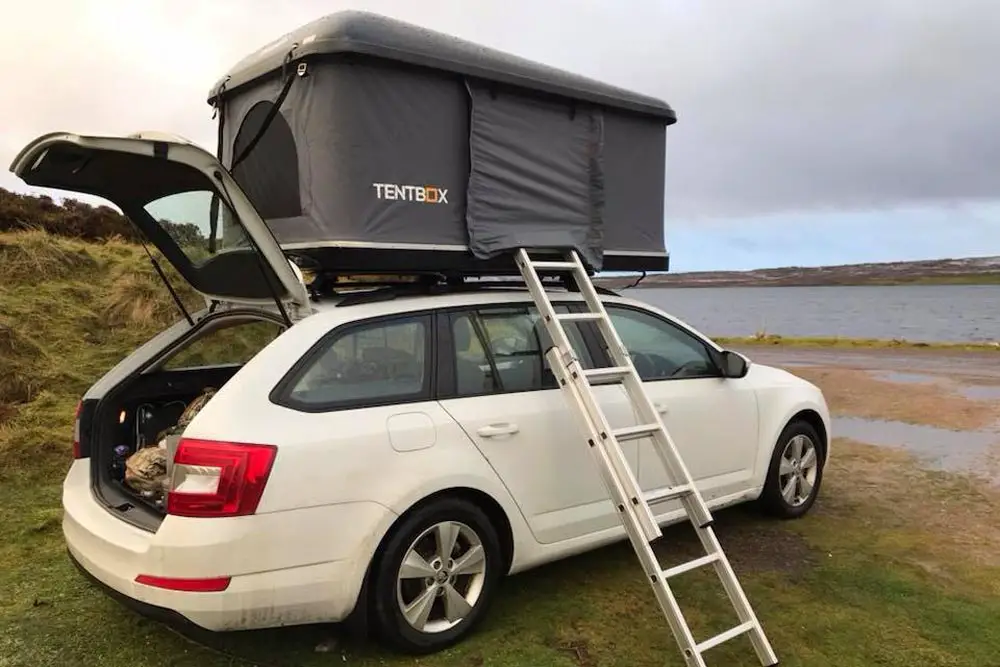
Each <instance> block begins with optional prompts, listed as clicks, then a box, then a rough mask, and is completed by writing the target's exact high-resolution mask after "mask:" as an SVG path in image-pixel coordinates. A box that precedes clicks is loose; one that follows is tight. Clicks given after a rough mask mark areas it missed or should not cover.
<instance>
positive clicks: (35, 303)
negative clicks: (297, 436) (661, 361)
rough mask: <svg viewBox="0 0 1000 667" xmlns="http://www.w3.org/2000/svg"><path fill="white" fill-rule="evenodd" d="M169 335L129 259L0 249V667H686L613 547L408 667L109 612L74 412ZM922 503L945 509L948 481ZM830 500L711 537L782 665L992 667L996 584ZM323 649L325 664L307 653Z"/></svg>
mask: <svg viewBox="0 0 1000 667" xmlns="http://www.w3.org/2000/svg"><path fill="white" fill-rule="evenodd" d="M175 284H176V285H177V286H178V287H180V282H179V281H178V282H177V283H175ZM185 299H187V301H188V303H189V305H191V306H192V307H196V306H197V305H198V300H197V299H195V298H194V297H193V295H191V294H190V293H185ZM177 317H178V314H177V312H176V310H175V309H174V307H173V304H172V303H171V302H170V301H169V298H168V297H167V296H166V294H165V293H164V290H163V289H162V287H160V286H159V284H158V282H157V278H156V277H155V275H154V274H153V273H152V271H151V269H150V268H149V265H148V260H146V259H145V256H144V254H143V253H142V250H141V249H139V248H136V247H135V246H131V245H128V244H124V243H120V242H115V241H111V242H108V243H103V244H88V243H81V242H76V241H70V240H66V239H58V238H54V237H48V236H46V235H44V234H40V233H38V232H30V233H24V234H0V408H2V409H0V535H2V536H3V539H2V540H0V591H3V594H2V595H0V667H15V666H18V667H20V666H22V665H23V666H25V667H29V666H30V667H45V666H48V665H53V666H58V667H62V666H64V665H73V666H80V667H88V666H95V667H96V666H98V665H99V666H101V667H119V666H120V667H143V666H145V665H150V666H152V665H172V666H174V667H187V666H191V667H194V666H195V665H198V666H206V667H223V666H225V667H230V666H234V667H235V666H239V665H244V664H246V665H250V664H260V665H283V666H295V665H303V666H310V665H315V666H319V665H332V664H347V665H355V666H360V667H375V666H376V665H379V666H383V665H390V666H391V665H410V666H412V665H424V666H426V667H468V666H475V665H489V666H492V667H507V666H510V667H513V666H515V665H516V666H518V667H521V666H527V665H530V666H531V667H555V666H564V667H571V666H577V667H580V666H595V665H627V666H630V667H644V666H647V665H648V666H652V665H656V666H658V667H662V666H664V665H667V666H670V665H675V666H680V665H681V664H682V662H681V660H680V656H679V653H678V651H677V648H676V645H675V644H674V640H673V638H672V636H671V635H670V633H669V631H668V630H667V628H666V625H665V623H664V622H663V620H662V619H661V618H660V616H659V614H658V611H657V608H656V606H655V603H654V599H653V596H652V593H651V591H650V590H649V588H648V586H647V585H646V583H645V580H644V578H643V577H642V575H641V573H640V570H639V567H638V565H637V563H636V561H635V557H634V555H633V554H632V553H631V551H630V550H629V549H628V547H627V546H626V545H623V544H619V545H615V546H612V547H609V548H606V549H602V550H599V551H597V552H595V553H591V554H587V555H584V556H580V557H577V558H573V559H569V560H567V561H565V562H562V563H557V564H554V565H550V566H547V567H543V568H540V569H538V570H535V571H532V572H528V573H525V574H523V575H519V576H516V577H513V578H511V579H509V580H507V581H506V582H505V583H504V585H503V586H502V590H501V593H500V596H499V599H498V600H497V604H496V606H495V607H494V608H493V610H492V612H491V614H490V615H489V617H488V619H487V621H486V623H485V624H484V625H483V627H482V628H481V630H480V631H479V632H478V633H477V634H476V635H475V636H473V637H472V638H470V639H469V640H468V641H466V642H464V643H463V644H461V645H460V646H458V647H456V648H454V649H452V650H449V651H446V652H444V653H441V654H438V655H434V656H427V657H424V658H419V659H416V658H408V657H401V656H397V655H394V654H391V653H388V652H385V651H383V650H381V649H379V648H378V647H377V646H372V645H370V644H358V643H357V642H353V641H349V640H348V639H346V638H342V637H341V636H340V634H339V631H338V630H337V629H336V628H330V627H317V626H309V627H303V628H289V629H282V630H273V631H260V632H247V633H239V634H235V635H221V636H213V637H211V638H210V642H211V645H212V648H205V647H203V646H200V645H197V644H194V643H191V642H190V641H188V640H186V639H184V638H181V637H179V636H178V635H176V634H174V633H172V632H170V631H168V630H166V629H165V628H163V627H162V626H160V625H158V624H156V623H154V622H151V621H148V620H145V619H143V618H141V617H139V616H137V615H135V614H133V613H132V612H129V611H126V610H124V609H122V608H120V607H119V606H118V605H117V604H116V603H114V602H112V601H111V600H110V599H108V598H107V597H105V596H104V595H103V594H102V593H100V592H99V591H98V590H96V589H95V588H94V587H92V586H91V585H90V584H89V583H87V582H86V581H85V580H84V579H83V578H82V577H81V576H80V575H79V574H78V573H77V572H76V570H75V569H74V568H73V567H72V566H71V565H70V563H69V561H68V560H67V558H66V555H65V551H64V545H63V541H62V535H61V531H60V523H59V522H60V507H59V498H60V483H61V480H62V476H63V475H64V473H65V470H66V468H67V467H68V465H69V462H70V441H71V428H72V412H73V407H74V405H75V403H76V401H77V398H78V396H79V395H80V394H81V393H82V392H83V391H84V390H85V389H86V388H87V386H89V385H90V383H92V382H93V381H94V380H95V379H96V378H97V377H99V376H100V375H101V374H102V373H103V372H104V371H105V370H106V369H108V368H109V367H111V366H112V365H113V364H115V363H116V362H117V361H119V360H120V359H121V358H122V357H124V356H125V355H126V354H127V353H128V352H129V351H131V350H132V349H134V348H135V347H136V346H137V345H139V344H140V343H141V342H143V341H144V340H146V339H148V338H149V337H150V336H151V335H153V334H154V333H155V332H156V331H157V330H158V329H159V328H161V327H162V326H163V325H164V324H165V323H166V322H170V321H173V320H175V319H177ZM782 342H783V343H784V342H787V339H782ZM197 354H201V353H197ZM196 356H197V355H196ZM844 456H847V454H844ZM922 483H924V484H926V485H927V486H926V487H924V488H927V489H944V488H946V486H945V485H946V484H948V478H947V477H945V476H935V477H927V478H926V479H925V480H924V482H922ZM826 484H827V486H826V491H825V494H824V496H823V498H822V502H821V503H820V504H819V505H818V506H817V508H816V509H815V510H814V513H813V514H811V515H810V516H809V517H808V518H807V519H805V520H802V521H797V522H791V523H781V522H775V521H771V520H765V519H763V518H761V517H759V516H758V515H757V514H756V513H754V512H752V511H750V510H749V509H740V508H737V509H734V510H730V511H727V512H723V513H721V515H720V517H719V518H720V521H719V525H720V528H719V535H720V539H721V540H722V541H723V544H724V545H725V546H726V547H728V549H729V553H730V556H731V558H732V559H733V562H734V566H735V567H736V568H737V570H738V572H739V574H740V575H741V578H742V580H743V581H744V584H745V586H746V589H747V592H748V594H749V596H750V598H751V600H752V601H753V603H754V605H755V608H756V609H757V610H758V613H759V614H760V616H761V619H762V621H763V622H764V624H765V627H766V629H767V632H768V635H769V637H770V638H771V640H772V642H773V643H774V645H775V648H776V650H777V651H778V653H779V656H780V657H781V661H782V663H781V664H782V665H784V666H814V665H817V666H826V665H837V666H838V667H854V666H859V667H860V666H862V665H864V666H866V667H867V666H870V665H880V666H897V665H898V666H900V667H904V666H905V667H910V666H911V665H920V666H921V667H936V666H940V667H945V666H947V667H959V666H965V665H968V666H969V667H989V666H991V665H997V664H1000V662H998V659H997V657H996V656H1000V598H998V594H1000V591H998V587H997V586H996V584H995V581H996V580H997V579H998V576H997V575H998V574H1000V573H998V572H997V571H996V570H991V569H985V568H982V567H973V564H971V563H970V562H967V561H965V560H963V559H962V558H961V557H960V556H955V557H954V558H953V559H952V560H949V561H947V562H945V563H943V564H940V565H939V569H941V570H942V571H943V574H940V575H934V576H932V575H930V574H928V572H927V570H926V569H924V568H921V567H920V566H918V565H916V564H914V563H916V562H917V561H919V560H921V559H923V558H924V556H922V555H921V554H922V553H923V550H925V549H926V548H927V545H932V544H936V543H937V542H939V541H940V536H939V535H932V534H930V533H929V532H928V529H926V528H924V527H923V526H922V525H921V522H920V517H919V516H910V517H905V518H903V519H901V518H899V517H895V518H887V516H888V515H886V514H885V510H886V508H887V507H888V506H889V505H888V504H889V503H890V501H889V500H884V499H881V500H880V499H879V498H878V497H875V496H872V495H870V494H868V493H859V492H858V491H857V490H856V489H854V488H853V487H851V485H850V476H849V475H846V474H845V473H843V472H842V471H840V472H838V470H834V469H831V471H830V472H829V473H828V477H827V480H826ZM942 493H943V492H942ZM931 495H933V494H931ZM928 497H930V495H929V496H928ZM880 503H882V504H880ZM931 504H932V505H934V506H935V507H937V505H936V501H935V502H934V503H931ZM668 535H669V536H671V538H672V539H671V542H672V544H671V546H670V547H669V548H667V549H666V552H665V553H664V556H665V557H669V556H673V557H675V558H676V557H677V556H678V554H679V553H680V552H685V553H688V554H690V548H691V542H690V539H687V538H688V537H689V536H686V535H685V534H684V533H682V531H679V530H670V531H669V532H668ZM918 557H919V558H918ZM707 575H708V573H700V572H699V573H692V574H690V575H686V576H685V577H683V578H681V579H680V581H679V587H678V596H679V598H680V600H681V602H682V604H684V605H685V607H686V609H688V610H690V619H691V621H692V624H693V625H694V627H695V629H696V632H697V634H698V636H699V637H704V636H706V635H707V634H708V633H709V632H711V631H713V630H715V631H718V630H721V629H724V627H726V626H728V625H729V624H731V623H732V622H733V619H731V618H730V617H729V616H728V614H729V611H728V610H727V608H726V605H725V604H724V601H723V600H721V599H720V597H719V595H718V594H717V593H718V588H717V586H715V584H714V582H713V580H712V579H711V578H710V577H709V576H707ZM202 639H203V640H204V638H202ZM331 640H335V645H334V644H331ZM321 644H322V645H324V646H326V647H328V648H332V650H330V651H329V652H317V651H316V650H315V649H316V647H317V646H318V645H321ZM219 651H222V653H220V652H219ZM714 653H715V655H712V656H711V662H710V664H712V665H726V666H727V667H740V666H742V665H753V664H756V663H755V661H754V660H753V655H752V652H751V651H750V648H749V645H748V643H746V642H744V641H741V642H739V643H734V644H731V645H729V646H724V647H721V648H719V649H717V650H716V651H715V652H714ZM234 656H236V657H234ZM241 658H243V659H241Z"/></svg>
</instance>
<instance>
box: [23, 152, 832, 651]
mask: <svg viewBox="0 0 1000 667" xmlns="http://www.w3.org/2000/svg"><path fill="white" fill-rule="evenodd" d="M12 170H13V171H14V172H15V173H17V174H18V175H19V176H20V177H21V178H23V179H24V180H25V181H26V182H27V183H29V184H33V185H39V186H45V187H55V188H62V189H68V190H75V191H78V192H84V193H90V194H94V195H100V196H103V197H105V198H107V199H109V200H111V201H113V202H115V203H116V204H117V205H118V206H120V207H121V208H122V210H123V211H124V212H125V213H126V214H127V215H128V216H129V217H130V218H131V220H132V221H133V222H134V223H135V224H136V225H137V226H138V227H139V228H140V229H141V230H142V231H143V232H144V234H145V236H146V237H147V238H148V239H149V241H150V242H151V243H152V244H154V245H155V246H156V247H157V248H158V249H159V250H160V251H161V252H162V253H163V255H164V256H165V257H166V258H167V259H168V260H169V261H170V262H171V263H172V264H173V266H174V267H175V268H176V269H177V271H178V272H179V273H180V275H181V276H183V277H184V278H185V279H186V280H188V281H189V282H190V284H191V286H192V287H193V288H194V289H196V290H198V291H199V292H201V293H202V294H203V295H204V296H205V299H206V302H207V304H208V305H207V307H206V308H205V309H204V310H202V311H201V312H198V313H192V314H190V315H189V316H188V317H185V318H182V319H180V320H179V321H178V322H177V323H176V324H175V325H173V326H172V327H170V328H169V329H167V330H165V331H163V332H162V333H160V334H159V335H157V336H156V337H154V338H153V339H152V340H150V341H149V342H147V343H146V344H145V345H143V346H142V347H140V348H139V349H137V350H135V351H134V352H133V353H132V354H131V355H129V356H128V357H127V358H125V359H124V360H122V361H121V362H120V363H119V364H118V365H117V366H115V367H114V368H113V369H112V370H111V371H109V372H108V373H107V375H105V376H104V377H103V378H101V379H100V380H99V381H98V382H97V383H96V384H94V385H93V387H91V388H90V390H89V391H87V393H86V395H85V396H84V397H83V399H82V401H81V404H80V408H79V411H78V417H77V422H76V438H75V442H74V455H75V460H74V462H73V465H72V467H71V468H70V470H69V473H68V475H67V476H66V480H65V483H64V491H63V505H64V510H65V512H64V519H63V530H64V533H65V539H66V543H67V545H68V547H69V553H70V555H71V557H72V559H73V560H74V561H75V563H76V564H77V565H78V566H79V567H80V568H81V569H82V571H83V572H84V573H86V574H87V575H89V576H90V577H91V578H92V579H93V580H95V581H96V582H98V583H99V584H101V585H102V587H104V588H105V589H107V590H108V591H109V592H110V593H111V594H112V595H114V596H115V597H117V598H118V599H120V600H122V601H124V602H127V603H130V604H132V605H133V606H135V607H138V608H139V609H141V610H143V611H145V612H146V613H150V614H155V613H158V614H160V615H165V616H168V617H172V618H174V619H175V620H182V619H183V620H186V621H188V622H192V623H194V624H196V625H198V626H201V627H202V628H207V629H209V630H232V629H250V628H264V627H273V626H280V625H290V624H301V623H313V622H339V621H344V620H348V619H357V618H362V617H363V619H364V620H365V621H366V622H370V624H371V625H372V626H373V627H374V629H375V630H377V633H378V635H379V636H380V637H381V638H382V639H383V640H384V641H385V642H387V643H389V644H391V645H393V646H395V647H397V648H399V649H402V650H405V651H409V652H427V651H434V650H438V649H441V648H443V647H445V646H448V645H450V644H452V643H454V642H456V641H458V640H459V639H460V638H462V637H464V636H466V635H467V634H468V633H469V632H470V631H471V630H472V629H473V628H474V627H475V626H476V624H477V622H478V621H480V620H481V619H482V618H483V615H484V614H485V613H486V611H487V608H488V606H489V604H490V602H491V600H492V598H493V597H494V595H495V593H496V590H497V587H498V586H499V585H501V581H502V580H503V575H506V574H512V573H516V572H520V571H523V570H526V569H528V568H531V567H535V566H537V565H540V564H542V563H546V562H550V561H554V560H557V559H561V558H565V557H567V556H572V555H574V554H578V553H581V552H584V551H588V550H591V549H595V548H597V547H600V546H602V545H605V544H608V543H610V542H614V541H617V540H621V539H623V538H624V530H623V528H622V526H621V524H620V523H619V519H618V516H617V514H616V512H615V511H614V507H613V505H612V503H611V502H610V500H609V499H608V494H607V491H606V490H605V487H604V486H603V483H602V481H601V478H600V476H599V474H598V471H597V468H596V466H595V465H594V462H593V460H592V459H591V455H590V453H589V451H588V448H587V447H586V445H585V441H584V436H583V433H582V431H581V429H580V428H579V427H578V425H577V423H576V422H575V421H574V418H573V414H574V413H573V412H572V411H571V408H570V406H569V404H568V403H567V401H566V399H565V397H564V396H563V394H562V393H561V392H560V390H559V389H558V388H557V385H556V382H555V380H554V378H553V376H552V374H551V372H550V371H549V369H548V368H547V364H546V362H545V358H544V352H545V350H546V349H547V343H546V337H545V330H544V327H542V326H541V324H540V323H539V322H538V321H537V315H536V312H535V310H534V307H533V304H532V302H531V300H530V297H529V295H528V293H527V291H526V290H524V289H518V288H516V287H509V286H506V287H490V286H488V284H480V285H478V286H469V285H465V286H450V287H449V286H445V285H439V286H437V287H436V288H424V289H421V288H418V287H413V288H410V289H405V288H379V289H371V290H369V291H361V292H357V293H353V294H346V295H341V296H336V297H324V298H321V299H316V298H311V297H310V295H309V293H308V292H307V289H306V286H305V284H304V282H303V279H302V273H301V272H299V271H298V270H297V269H296V268H295V267H294V265H293V264H292V263H291V262H289V261H288V260H287V259H286V258H285V256H284V255H283V253H282V251H281V249H280V248H279V246H278V245H277V243H276V241H275V240H274V238H273V236H272V235H271V234H270V232H269V231H268V229H267V227H266V225H265V224H264V222H263V221H262V220H261V218H260V217H259V216H258V215H257V213H256V212H255V211H254V209H253V207H252V205H251V204H250V202H249V200H248V199H247V197H246V196H245V195H244V193H243V191H242V190H241V189H240V187H239V186H238V185H237V184H236V182H235V181H234V180H233V179H232V178H231V177H230V175H229V174H228V173H227V172H226V170H225V169H223V168H222V166H221V165H220V164H219V163H218V162H217V161H216V160H215V158H213V157H212V156H211V155H210V154H209V153H207V152H206V151H204V150H202V149H200V148H198V147H196V146H194V145H193V144H190V143H189V142H186V141H184V140H182V139H179V138H175V137H168V136H164V135H135V136H133V137H129V138H95V137H80V136H77V135H71V134H52V135H45V136H43V137H40V138H39V139H37V140H36V141H35V142H33V143H32V144H30V145H29V146H27V147H26V148H25V149H24V150H23V151H22V152H21V154H20V155H19V156H18V158H17V159H16V160H15V162H14V165H13V167H12ZM213 197H216V198H217V199H218V201H221V209H222V212H223V215H222V219H223V223H224V224H223V229H222V230H221V231H220V232H216V233H217V234H220V235H221V236H222V237H223V238H222V240H223V241H224V243H223V251H220V252H218V253H217V254H214V255H211V256H210V257H209V258H208V259H203V258H202V259H199V257H197V256H195V255H193V254H190V251H185V250H182V248H181V246H180V245H178V244H177V243H175V242H174V241H173V240H172V238H171V236H170V234H168V233H167V231H168V230H166V228H165V227H164V226H162V225H161V224H160V223H159V222H158V221H160V220H162V219H164V218H167V217H168V216H170V215H172V214H177V213H178V211H180V212H182V213H183V214H184V219H185V220H191V221H193V222H194V223H195V224H197V225H199V227H201V229H202V231H207V230H208V229H209V225H208V221H209V219H210V212H209V209H210V207H211V206H212V203H213ZM202 223H204V224H202ZM234 239H235V240H234ZM247 248H255V249H256V251H257V252H256V253H254V252H250V251H247ZM186 252H187V254H186ZM261 257H263V260H261ZM265 267H266V268H267V271H265ZM261 276H266V277H269V278H270V280H269V281H267V282H263V281H262V280H261ZM552 299H553V301H554V303H555V304H556V307H557V309H560V310H563V311H569V310H573V309H582V308H583V305H584V304H583V302H582V299H581V297H580V295H579V294H577V293H574V292H570V291H560V290H553V291H552ZM277 304H280V307H279V306H278V305H277ZM605 304H606V307H607V309H608V311H609V313H610V314H611V316H612V318H613V320H614V322H615V325H616V328H617V329H618V331H619V333H620V335H621V337H622V338H623V340H624V342H625V344H626V346H627V348H628V349H629V351H630V353H631V356H632V359H633V360H634V363H635V365H636V367H637V370H638V371H639V373H640V375H641V376H642V378H643V380H644V381H645V383H646V389H647V391H648V393H649V395H650V396H651V398H652V400H653V401H654V402H655V403H656V405H657V406H658V407H659V409H660V411H661V412H662V414H663V418H664V420H665V422H666V424H667V426H668V428H669V430H670V432H671V434H672V435H673V437H674V439H675V441H676V442H677V444H678V447H679V449H680V453H681V455H682V457H683V458H684V460H685V462H686V463H687V465H688V467H689V469H690V471H691V473H692V476H693V477H694V478H695V479H696V481H697V483H698V486H699V487H700V489H701V492H702V494H704V496H705V499H706V501H707V502H708V504H709V506H710V507H711V508H713V509H715V508H719V507H723V506H727V505H733V504H736V503H741V502H745V501H755V500H756V501H759V502H760V503H761V505H762V507H763V509H766V510H767V511H769V512H770V513H772V514H774V515H776V516H778V517H784V518H794V517H800V516H802V515H804V514H805V513H806V512H807V511H808V510H809V508H810V507H811V506H812V504H813V502H814V501H815V499H816V496H817V493H818V491H819V488H820V482H821V479H822V474H823V467H824V464H825V462H826V460H827V457H828V456H829V446H830V436H829V433H830V428H829V426H830V424H829V414H828V410H827V406H826V403H825V401H824V398H823V395H822V393H821V392H820V390H819V389H818V388H817V387H815V386H814V385H812V384H810V383H808V382H806V381H804V380H802V379H800V378H798V377H795V376H793V375H791V374H789V373H787V372H785V371H783V370H779V369H775V368H770V367H767V366H763V365H760V364H755V363H751V362H749V361H748V360H747V359H746V358H744V357H743V356H741V355H738V354H736V353H734V352H729V351H726V350H724V349H722V348H720V347H719V346H718V345H716V344H715V343H713V342H712V341H711V340H709V339H708V338H706V337H705V336H703V335H702V334H700V333H699V332H697V331H695V330H694V329H693V328H691V327H690V326H687V325H686V324H684V323H683V322H680V321H678V320H677V319H675V318H673V317H671V316H669V315H668V314H666V313H664V312H662V311H661V310H659V309H657V308H654V307H652V306H650V305H648V304H645V303H642V302H640V301H635V300H631V299H627V298H622V297H620V296H615V295H613V294H611V293H608V294H607V296H606V297H605ZM591 326H592V323H580V324H577V325H574V326H573V327H572V328H571V334H572V337H573V338H574V344H575V346H576V349H577V353H578V355H580V357H581V358H582V360H583V363H584V364H585V365H586V366H589V367H595V366H604V365H608V363H609V362H608V360H607V359H606V358H605V354H606V351H605V350H604V349H603V348H602V346H601V345H600V343H599V342H598V340H599V339H598V336H597V334H596V332H595V331H593V330H592V329H591V328H589V327H591ZM248 341H249V342H250V343H253V344H252V345H251V344H249V343H248ZM206 387H211V388H215V389H217V390H218V391H217V393H215V394H214V396H212V397H211V398H210V400H208V402H207V403H206V404H205V405H204V406H203V407H202V408H201V410H200V412H198V413H197V414H196V415H195V416H194V418H193V420H192V421H190V423H188V424H187V425H186V426H184V427H182V432H181V433H179V434H177V436H178V437H175V438H173V439H171V438H169V437H168V438H166V439H165V440H167V441H169V442H170V444H169V446H168V452H169V456H168V457H167V460H166V466H167V469H168V473H167V474H166V475H165V478H164V489H163V491H164V493H163V494H162V497H154V496H155V494H154V496H150V495H149V494H142V493H138V492H137V491H136V490H135V489H134V488H131V487H129V485H128V484H127V483H126V482H125V481H124V480H123V475H122V469H123V460H127V458H128V457H131V456H132V455H133V454H134V453H135V452H136V451H137V450H141V449H145V448H147V447H159V446H160V444H159V443H158V440H159V439H160V437H159V436H158V435H157V434H158V433H159V432H160V431H161V430H162V429H164V428H168V427H170V426H172V425H173V423H174V422H176V420H177V419H178V415H179V414H180V412H181V411H182V410H184V408H185V406H186V405H188V403H189V402H190V401H191V400H192V399H194V398H195V397H197V396H199V395H200V394H201V393H202V391H203V390H204V389H205V388H206ZM595 391H596V395H597V397H598V399H599V401H600V402H601V403H602V405H603V409H604V411H605V412H606V414H607V415H608V417H609V419H610V420H611V421H612V426H613V427H616V428H617V427H621V426H628V425H633V424H635V423H636V416H635V415H634V414H633V411H632V408H631V405H630V403H629V401H628V399H627V396H626V395H625V393H624V391H623V390H622V388H621V387H620V386H599V387H597V388H595ZM623 447H624V451H625V453H626V457H627V459H628V460H629V462H630V464H631V465H632V467H633V469H634V471H635V472H636V475H637V479H638V480H639V482H640V484H641V486H642V488H643V489H644V490H646V491H649V492H653V491H656V490H658V489H661V488H663V487H664V486H666V483H667V480H666V477H665V473H664V472H663V470H662V467H661V464H660V463H659V460H658V458H657V457H656V455H655V453H654V451H653V449H652V446H651V443H650V442H649V441H648V440H646V441H643V440H639V441H632V442H628V443H625V444H624V445H623ZM653 510H654V513H655V514H656V515H657V516H658V519H659V521H660V522H661V523H663V524H668V523H671V522H674V521H677V520H680V519H682V518H683V516H684V514H683V510H682V509H681V507H680V505H679V502H678V501H675V500H674V501H668V502H663V503H661V504H658V505H654V507H653ZM724 541H725V540H724V536H723V542H724ZM637 572H638V570H637Z"/></svg>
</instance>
